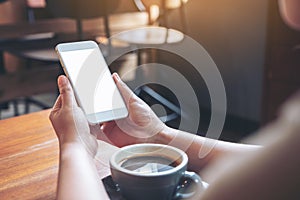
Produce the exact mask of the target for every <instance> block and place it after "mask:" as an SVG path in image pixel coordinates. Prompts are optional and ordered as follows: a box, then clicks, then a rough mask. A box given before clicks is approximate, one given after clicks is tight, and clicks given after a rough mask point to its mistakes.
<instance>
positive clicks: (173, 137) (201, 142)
mask: <svg viewBox="0 0 300 200" xmlns="http://www.w3.org/2000/svg"><path fill="white" fill-rule="evenodd" d="M156 142H158V143H162V144H168V145H172V146H174V147H177V148H180V149H182V150H184V151H185V152H186V153H187V154H188V157H189V168H190V169H192V170H197V171H199V170H201V169H202V168H203V167H204V166H205V165H207V164H208V163H211V161H213V160H215V159H217V158H219V157H221V156H223V155H225V154H233V153H240V152H243V151H244V152H249V151H253V150H256V149H257V148H258V146H254V145H245V144H237V143H231V142H224V141H220V140H214V139H209V138H205V137H201V136H197V135H195V134H191V133H187V132H184V131H180V130H177V129H172V128H169V127H165V128H164V129H163V130H162V131H161V132H160V133H159V134H158V135H157V137H156Z"/></svg>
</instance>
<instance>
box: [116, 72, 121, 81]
mask: <svg viewBox="0 0 300 200" xmlns="http://www.w3.org/2000/svg"><path fill="white" fill-rule="evenodd" d="M115 77H116V79H117V81H118V82H119V81H121V78H120V76H119V74H117V73H115Z"/></svg>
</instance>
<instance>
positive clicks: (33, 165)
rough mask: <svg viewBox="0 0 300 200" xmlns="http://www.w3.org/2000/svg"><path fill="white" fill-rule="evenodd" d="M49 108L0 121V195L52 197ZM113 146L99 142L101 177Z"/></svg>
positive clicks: (54, 170)
mask: <svg viewBox="0 0 300 200" xmlns="http://www.w3.org/2000/svg"><path fill="white" fill-rule="evenodd" d="M49 112H50V111H49V110H46V111H41V112H36V113H32V114H28V115H23V116H20V117H15V118H11V119H6V120H1V121H0V199H3V200H10V199H13V200H16V199H22V200H27V199H43V200H45V199H55V194H56V184H57V176H58V161H59V148H58V140H57V138H56V135H55V132H54V130H53V128H52V126H51V123H50V121H49V119H48V116H49ZM115 150H116V148H115V147H112V146H111V145H109V144H107V143H104V142H99V150H98V152H99V153H98V154H97V156H96V159H97V160H98V162H97V168H98V172H99V175H100V177H101V178H104V177H106V176H108V175H109V174H110V170H109V165H108V160H109V157H110V156H111V154H112V153H113V152H114V151H115Z"/></svg>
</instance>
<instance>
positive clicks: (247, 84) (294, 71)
mask: <svg viewBox="0 0 300 200" xmlns="http://www.w3.org/2000/svg"><path fill="white" fill-rule="evenodd" d="M137 28H142V29H137ZM123 31H126V34H125V35H124V37H122V39H123V40H119V41H114V40H109V39H108V38H110V37H111V36H113V35H115V34H117V33H120V32H123ZM186 36H189V37H191V38H193V39H194V40H196V41H197V42H198V43H199V44H201V45H202V46H203V47H204V48H205V49H206V51H207V52H208V53H209V55H210V56H211V57H212V59H213V60H214V62H215V63H216V65H217V67H218V70H219V71H220V73H221V76H222V78H223V81H224V85H225V90H226V96H227V113H226V120H225V125H224V131H223V132H222V135H221V139H224V140H228V141H240V140H241V139H242V138H244V137H246V136H249V135H250V134H251V133H254V132H255V131H256V130H257V129H258V128H259V127H260V126H262V125H264V124H266V123H267V122H270V121H272V120H274V119H276V116H277V114H278V111H279V109H280V106H281V104H282V103H283V102H284V101H285V100H286V99H288V98H289V97H290V96H291V95H292V94H293V93H295V92H296V91H297V90H298V89H299V88H300V79H299V74H300V32H299V31H297V30H293V29H292V28H289V27H288V26H287V25H285V23H284V22H283V21H282V19H281V17H280V13H279V8H278V3H277V1H274V0H244V1H240V0H210V1H207V0H48V1H46V0H0V119H1V120H4V119H7V118H10V117H14V116H18V115H23V114H27V113H30V112H36V111H39V110H42V109H49V108H51V107H52V105H53V103H54V101H55V99H56V97H57V94H58V91H57V86H56V78H57V76H58V75H59V74H62V73H63V72H62V70H61V68H60V64H59V61H58V58H57V56H56V54H55V51H54V47H55V45H56V44H58V43H60V42H69V41H78V40H87V39H91V40H95V41H97V42H98V43H99V46H100V47H101V48H102V50H103V52H104V55H105V57H106V59H107V60H111V59H112V56H113V53H112V52H117V51H118V49H122V48H129V49H130V47H131V46H132V45H135V46H137V47H142V46H143V45H153V48H147V49H143V50H134V51H130V52H128V53H126V54H124V55H122V56H121V57H118V58H117V59H116V58H113V60H114V62H112V63H111V64H110V65H109V67H110V69H111V71H112V72H118V73H120V75H121V77H124V79H125V82H127V83H128V84H129V85H131V84H132V83H133V82H134V81H135V80H136V79H138V78H141V77H140V76H144V77H147V79H149V80H151V79H152V78H153V80H155V77H157V76H160V77H165V79H166V81H168V82H169V84H173V83H176V78H175V77H172V76H168V74H163V73H164V72H163V71H162V72H160V71H155V70H151V68H150V67H149V68H146V69H144V68H143V69H144V70H140V69H138V68H137V66H139V65H141V64H145V63H151V62H156V63H161V64H164V65H167V66H170V67H172V68H174V69H176V70H177V71H178V72H179V73H180V74H182V75H183V76H184V77H185V78H186V80H188V82H189V83H190V84H191V86H192V88H193V90H194V91H195V93H196V96H197V99H198V102H199V105H200V113H201V117H200V120H199V122H197V123H198V124H199V128H198V130H197V133H198V134H200V135H205V132H206V131H207V128H208V126H209V122H210V117H211V114H212V112H218V111H217V110H212V109H211V101H210V96H209V92H208V89H207V86H206V84H205V82H204V80H203V78H202V77H201V75H200V74H198V73H195V70H194V68H193V66H192V65H191V64H190V63H189V62H188V61H186V60H185V59H184V58H182V57H180V56H178V55H175V54H173V53H171V52H167V51H163V50H159V49H158V48H156V47H158V46H159V45H162V44H163V43H170V45H172V42H180V41H179V40H180V39H182V37H186ZM177 40H178V41H177ZM137 69H138V70H137ZM129 72H130V73H129ZM131 72H132V73H131ZM132 89H133V90H135V92H136V94H138V95H139V96H140V97H141V98H142V99H144V100H145V101H146V102H147V103H148V104H149V105H150V106H151V107H152V108H153V109H154V110H155V112H157V114H158V115H159V116H160V117H161V119H162V120H163V121H164V122H165V123H167V124H168V125H170V126H173V127H176V128H178V127H179V124H180V121H181V117H187V119H188V121H190V122H191V123H192V122H193V119H195V118H194V115H195V114H197V113H194V112H196V111H197V110H195V109H194V106H195V105H191V103H190V102H189V97H185V99H186V100H185V102H184V104H186V105H187V106H182V105H180V103H179V101H178V96H177V95H183V96H184V91H182V90H180V88H179V89H178V90H179V91H182V94H174V93H173V91H171V90H170V89H169V88H168V87H164V86H162V85H159V84H148V85H147V87H140V88H132ZM181 107H185V108H187V109H186V110H181V109H180V108H181ZM183 113H184V115H183Z"/></svg>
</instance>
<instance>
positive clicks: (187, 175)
mask: <svg viewBox="0 0 300 200" xmlns="http://www.w3.org/2000/svg"><path fill="white" fill-rule="evenodd" d="M203 190H204V186H203V184H202V180H201V178H200V176H199V175H198V174H196V173H195V172H189V171H185V172H184V174H183V176H182V178H181V179H180V181H179V184H178V186H177V190H176V193H175V195H174V199H188V198H191V197H193V196H195V195H197V194H200V193H201V192H202V191H203ZM197 196H199V195H197Z"/></svg>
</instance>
